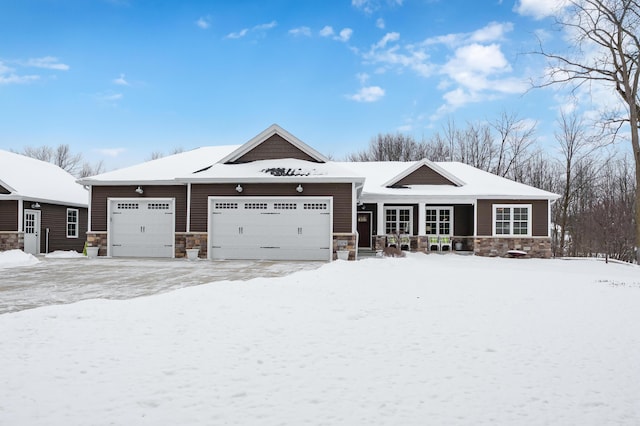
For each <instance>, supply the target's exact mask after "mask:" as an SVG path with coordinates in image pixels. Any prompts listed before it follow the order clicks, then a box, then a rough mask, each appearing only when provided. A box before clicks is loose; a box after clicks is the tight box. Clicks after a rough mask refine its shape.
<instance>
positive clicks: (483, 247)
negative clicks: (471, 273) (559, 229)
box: [473, 237, 551, 259]
mask: <svg viewBox="0 0 640 426" xmlns="http://www.w3.org/2000/svg"><path fill="white" fill-rule="evenodd" d="M509 250H521V251H524V252H526V253H527V257H535V258H540V259H549V258H550V257H551V238H548V237H538V238H536V237H527V238H497V237H476V238H475V239H474V243H473V253H474V254H475V255H477V256H489V257H505V256H508V255H509V253H508V252H509Z"/></svg>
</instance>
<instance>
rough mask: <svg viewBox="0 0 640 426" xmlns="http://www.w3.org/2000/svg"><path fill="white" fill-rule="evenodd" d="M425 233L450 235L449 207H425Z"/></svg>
mask: <svg viewBox="0 0 640 426" xmlns="http://www.w3.org/2000/svg"><path fill="white" fill-rule="evenodd" d="M425 213H426V214H425V218H426V221H425V222H426V223H425V224H426V228H425V230H426V233H427V234H429V235H451V234H452V226H451V220H452V217H453V213H452V208H451V207H427V209H426V212H425Z"/></svg>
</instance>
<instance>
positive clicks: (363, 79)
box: [356, 72, 369, 85]
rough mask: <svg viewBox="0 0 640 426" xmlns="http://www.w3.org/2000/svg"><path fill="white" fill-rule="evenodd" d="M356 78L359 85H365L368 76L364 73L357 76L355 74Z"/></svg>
mask: <svg viewBox="0 0 640 426" xmlns="http://www.w3.org/2000/svg"><path fill="white" fill-rule="evenodd" d="M356 78H357V79H358V81H359V82H360V84H362V85H364V84H367V81H369V74H367V73H366V72H359V73H358V74H356Z"/></svg>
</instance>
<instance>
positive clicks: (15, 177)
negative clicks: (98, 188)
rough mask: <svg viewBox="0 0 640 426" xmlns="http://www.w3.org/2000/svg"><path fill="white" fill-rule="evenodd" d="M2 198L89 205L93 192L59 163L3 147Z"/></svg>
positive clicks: (0, 169) (0, 162) (0, 167)
mask: <svg viewBox="0 0 640 426" xmlns="http://www.w3.org/2000/svg"><path fill="white" fill-rule="evenodd" d="M0 187H2V188H4V189H5V190H6V191H0V200H2V199H4V200H8V199H11V200H19V199H27V200H30V201H38V202H43V203H50V204H60V205H68V206H74V207H87V205H88V203H89V194H88V192H87V190H86V189H84V188H83V187H82V186H80V185H78V184H77V183H76V178H75V177H73V176H72V175H71V174H70V173H68V172H67V171H65V170H63V169H61V168H60V167H58V166H56V165H55V164H51V163H48V162H46V161H41V160H36V159H35V158H30V157H26V156H24V155H20V154H16V153H14V152H9V151H4V150H0Z"/></svg>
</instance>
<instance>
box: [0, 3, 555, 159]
mask: <svg viewBox="0 0 640 426" xmlns="http://www.w3.org/2000/svg"><path fill="white" fill-rule="evenodd" d="M558 1H559V0H555V1H554V0H536V1H532V0H518V1H516V2H514V1H507V0H503V1H499V0H487V1H484V0H478V1H468V0H308V1H302V0H235V1H193V0H181V1H163V0H20V1H12V2H2V4H1V5H0V40H2V41H3V42H2V43H0V148H1V149H14V150H21V149H22V148H23V147H24V146H28V145H30V146H39V145H52V146H55V145H58V144H61V143H67V144H69V145H71V147H72V149H73V151H75V152H82V153H83V155H84V156H85V157H86V158H87V159H89V160H92V161H97V160H100V159H103V160H104V162H105V165H106V166H107V168H108V169H113V168H117V167H122V166H126V165H130V164H134V163H137V162H141V161H144V160H146V159H148V158H149V156H150V154H151V152H154V151H162V152H165V153H168V152H169V151H171V150H172V149H173V148H176V147H181V148H183V149H191V148H196V147H199V146H204V145H223V144H240V143H244V142H246V141H247V140H249V139H250V138H252V137H253V136H255V135H256V134H258V133H259V132H261V131H262V130H264V129H265V128H266V127H268V126H269V125H271V124H273V123H277V124H279V125H281V126H282V127H284V128H285V129H287V130H288V131H290V132H291V133H293V134H294V135H296V136H298V137H299V138H300V139H302V140H303V141H305V142H307V143H309V144H310V145H312V146H313V147H314V148H316V149H317V150H319V151H321V152H322V153H324V154H328V155H332V156H334V157H335V158H338V159H340V158H342V157H343V156H344V155H345V154H348V153H351V152H354V151H357V150H360V149H363V148H365V147H366V146H367V145H368V143H369V140H370V139H371V138H372V137H374V136H375V135H377V134H378V133H386V132H396V131H402V132H406V133H409V134H412V135H414V136H416V137H417V138H418V139H420V138H422V137H423V136H424V137H428V136H429V135H430V134H432V133H433V132H435V131H437V130H441V129H442V128H443V126H444V125H445V124H446V122H447V120H449V119H451V118H452V119H454V120H455V121H456V123H458V124H459V125H460V126H461V127H462V126H464V125H465V123H466V122H467V121H474V122H475V121H480V120H486V119H489V120H494V119H496V118H497V117H498V116H499V114H500V113H501V112H502V111H506V112H508V113H516V114H518V116H519V117H521V118H523V119H527V120H532V121H536V122H537V123H538V133H537V135H538V137H539V138H540V140H541V142H543V143H544V142H545V141H548V140H551V139H552V138H553V136H552V135H553V126H554V122H555V120H556V118H557V111H558V108H559V107H560V106H561V105H562V103H563V102H565V100H564V98H563V97H562V96H561V95H559V94H558V92H557V90H553V91H552V90H551V89H549V90H534V91H529V92H527V89H528V88H529V86H528V83H527V81H528V79H529V78H530V77H539V76H541V75H542V71H543V66H544V63H543V62H542V61H541V58H540V57H537V56H532V55H525V54H523V53H524V52H527V51H530V50H532V49H533V48H535V44H536V34H538V35H542V36H543V37H544V38H545V42H546V43H549V44H552V43H555V42H557V41H561V40H558V38H559V35H557V34H555V35H554V34H553V33H552V32H551V31H550V25H551V20H550V19H549V18H548V17H547V16H548V14H549V11H550V9H551V7H552V6H553V5H555V4H557V3H558ZM554 37H555V39H554Z"/></svg>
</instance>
